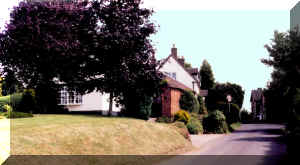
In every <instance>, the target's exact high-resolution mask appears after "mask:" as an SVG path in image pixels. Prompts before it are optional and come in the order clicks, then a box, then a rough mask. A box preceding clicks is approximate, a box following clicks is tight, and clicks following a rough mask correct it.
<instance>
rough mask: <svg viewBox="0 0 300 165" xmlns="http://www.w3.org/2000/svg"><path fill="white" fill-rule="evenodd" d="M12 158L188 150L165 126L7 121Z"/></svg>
mask: <svg viewBox="0 0 300 165" xmlns="http://www.w3.org/2000/svg"><path fill="white" fill-rule="evenodd" d="M11 131H12V132H11V141H12V142H11V154H12V155H159V154H172V152H175V151H177V150H178V149H183V148H188V147H191V146H192V145H191V142H189V141H188V140H186V139H185V138H184V137H183V136H182V135H180V134H179V133H178V132H177V131H176V129H174V128H173V127H171V126H169V125H168V124H161V123H153V122H146V121H143V120H137V119H131V118H118V117H100V116H96V115H35V117H34V118H21V119H11Z"/></svg>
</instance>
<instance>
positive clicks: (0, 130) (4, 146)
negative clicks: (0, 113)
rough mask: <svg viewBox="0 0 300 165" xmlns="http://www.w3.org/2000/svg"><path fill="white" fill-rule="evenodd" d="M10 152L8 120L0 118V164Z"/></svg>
mask: <svg viewBox="0 0 300 165" xmlns="http://www.w3.org/2000/svg"><path fill="white" fill-rule="evenodd" d="M9 152H10V121H9V120H8V119H0V164H1V163H2V162H4V160H5V159H6V158H7V157H8V156H9Z"/></svg>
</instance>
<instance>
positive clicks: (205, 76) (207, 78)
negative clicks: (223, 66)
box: [199, 60, 215, 89]
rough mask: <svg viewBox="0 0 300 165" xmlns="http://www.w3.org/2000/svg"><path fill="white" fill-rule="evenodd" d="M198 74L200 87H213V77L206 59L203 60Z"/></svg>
mask: <svg viewBox="0 0 300 165" xmlns="http://www.w3.org/2000/svg"><path fill="white" fill-rule="evenodd" d="M199 76H200V77H199V79H200V80H201V88H202V89H212V88H213V87H214V84H215V78H214V75H213V71H212V69H211V66H210V64H209V63H208V62H207V60H203V62H202V65H201V68H200V74H199Z"/></svg>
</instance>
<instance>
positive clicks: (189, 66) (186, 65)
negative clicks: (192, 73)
mask: <svg viewBox="0 0 300 165" xmlns="http://www.w3.org/2000/svg"><path fill="white" fill-rule="evenodd" d="M184 68H186V69H189V68H192V65H191V64H190V63H187V62H185V63H184Z"/></svg>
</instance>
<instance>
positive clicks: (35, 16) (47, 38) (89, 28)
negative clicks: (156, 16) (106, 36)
mask: <svg viewBox="0 0 300 165" xmlns="http://www.w3.org/2000/svg"><path fill="white" fill-rule="evenodd" d="M88 11H89V10H88V9H87V8H85V5H84V4H83V3H81V4H74V3H68V4H66V3H63V2H59V3H56V4H53V3H52V4H51V3H49V2H20V3H19V5H18V6H17V7H15V8H14V10H13V11H12V13H11V17H10V23H9V24H7V25H6V30H4V31H3V32H2V33H1V34H0V48H1V52H0V55H1V59H0V60H1V64H2V65H3V66H4V70H13V71H14V74H15V76H16V77H17V79H19V80H21V82H22V84H24V85H26V87H27V88H34V89H36V94H37V96H39V97H38V99H39V101H40V102H39V104H40V105H41V107H40V109H41V110H42V111H44V112H45V111H48V110H49V109H51V108H55V107H56V106H55V105H56V100H57V99H56V98H55V97H57V95H56V93H57V90H59V89H58V88H59V85H58V83H57V82H71V81H72V82H77V80H78V79H79V78H81V79H83V78H84V76H83V73H84V72H83V71H82V67H81V66H83V65H84V62H85V61H86V59H87V57H88V55H90V54H91V52H90V50H91V48H90V47H91V46H90V45H91V43H90V42H89V41H92V39H93V37H92V36H93V34H95V30H94V29H95V27H96V23H95V22H93V17H90V15H89V13H90V12H88ZM75 74H76V76H74V77H73V75H75ZM70 79H71V80H70ZM81 79H80V80H81ZM70 84H71V83H70ZM49 96H53V97H49ZM49 103H51V105H49Z"/></svg>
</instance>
